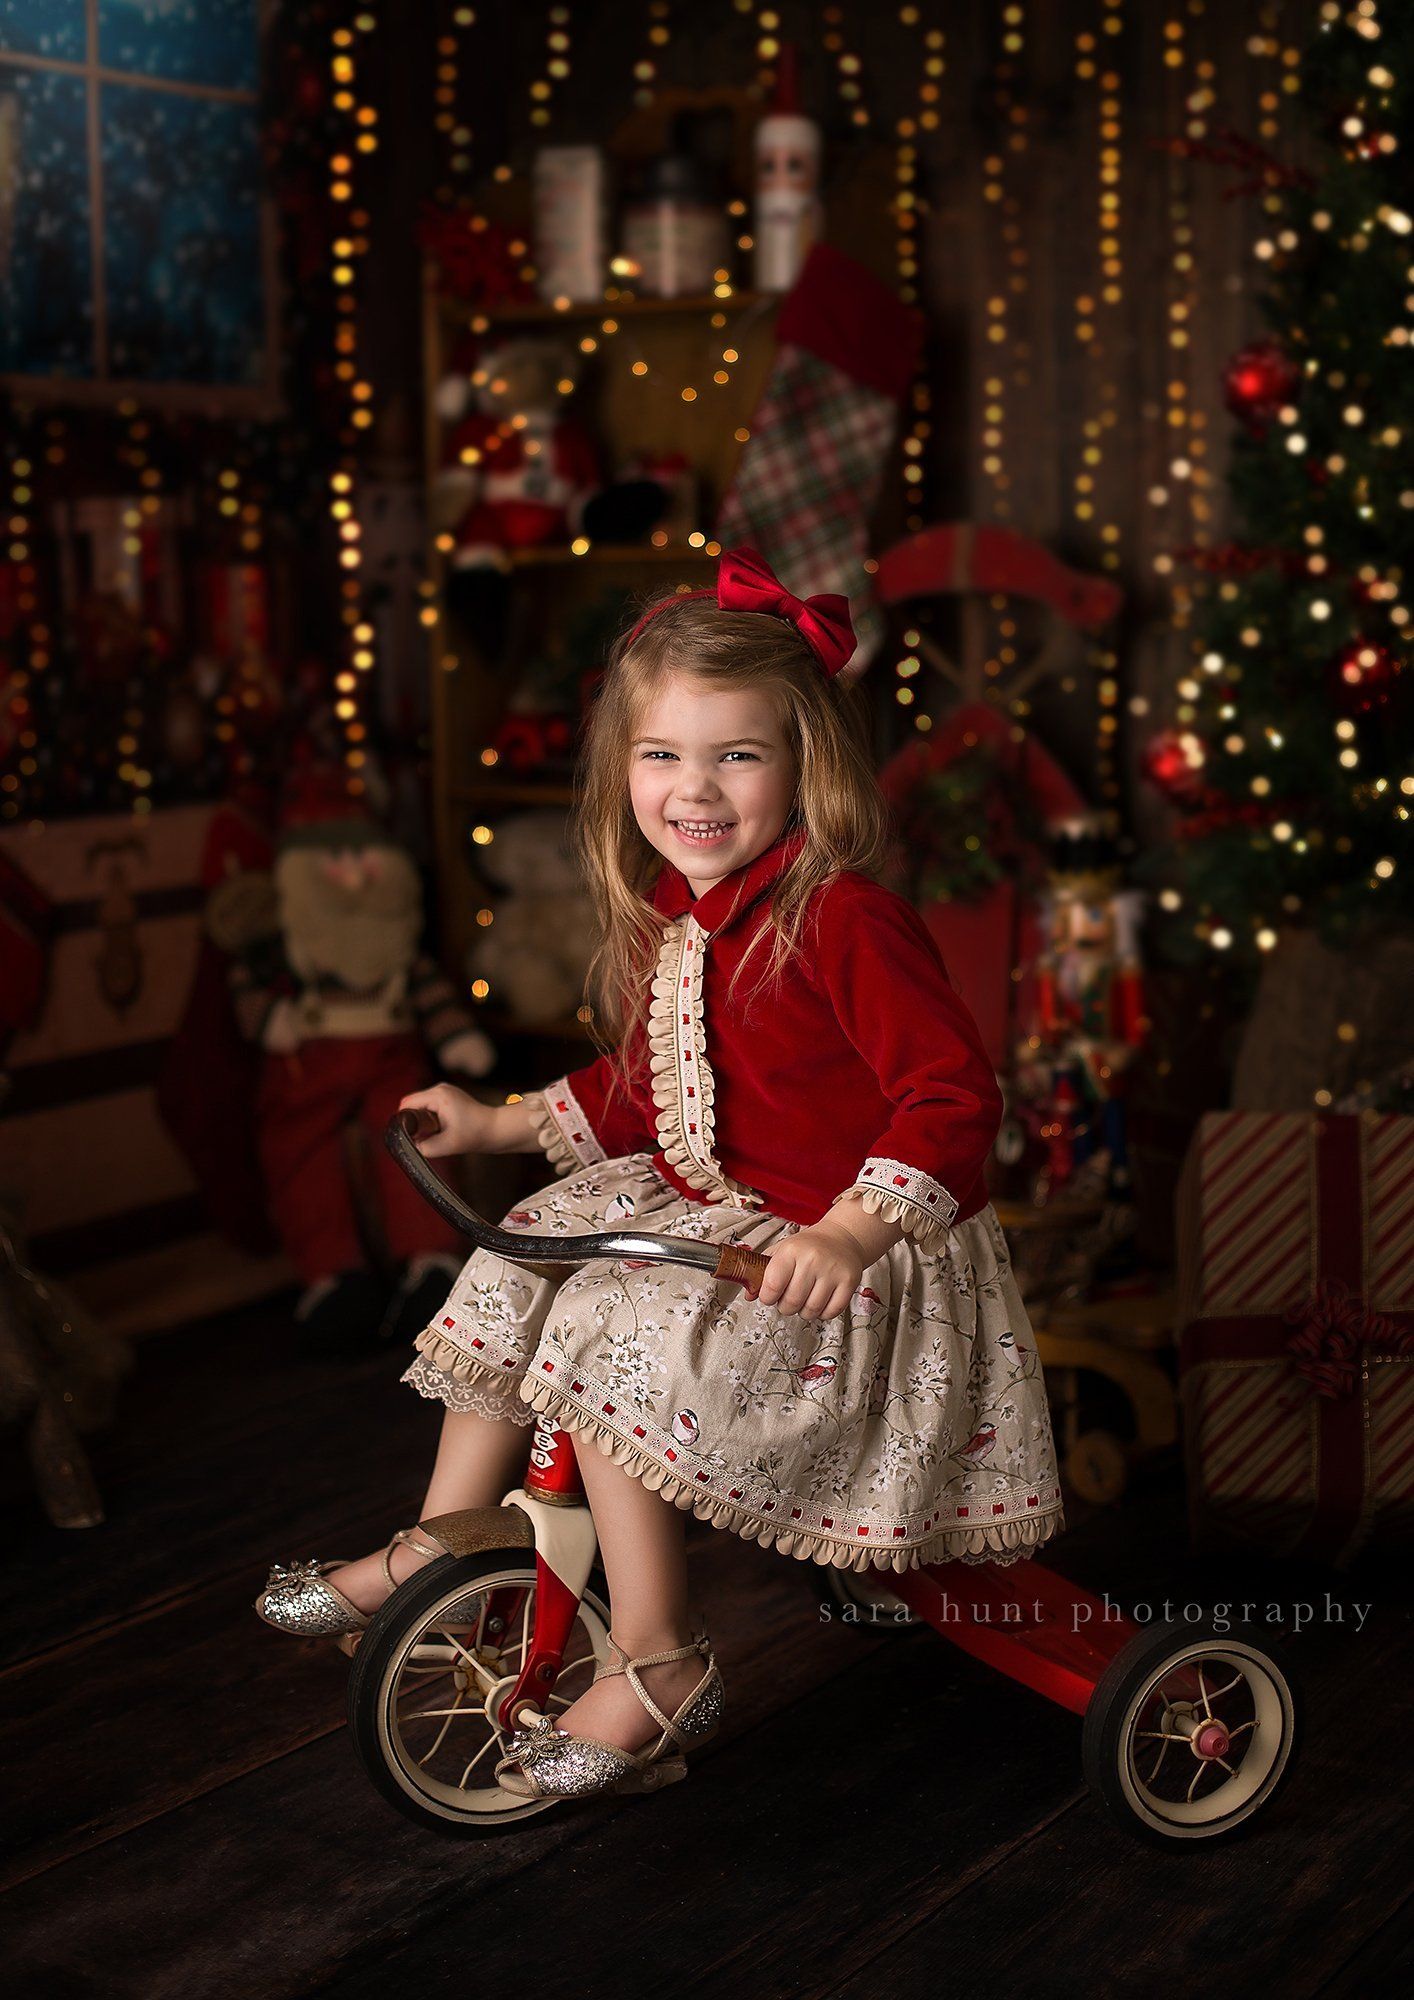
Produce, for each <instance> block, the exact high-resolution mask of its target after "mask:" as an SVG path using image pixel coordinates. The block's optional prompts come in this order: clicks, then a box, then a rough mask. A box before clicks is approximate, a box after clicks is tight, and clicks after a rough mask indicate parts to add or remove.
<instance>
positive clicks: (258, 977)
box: [208, 776, 494, 1353]
mask: <svg viewBox="0 0 1414 2000" xmlns="http://www.w3.org/2000/svg"><path fill="white" fill-rule="evenodd" d="M208 928H209V929H210V931H211V934H212V936H213V937H214V938H215V939H216V941H217V942H218V943H220V944H221V945H222V946H223V948H225V949H226V950H227V951H229V952H230V954H231V969H230V982H231V990H232V995H233V998H234V1000H235V1005H236V1014H237V1018H238V1020H239V1022H240V1025H241V1028H242V1031H243V1032H244V1034H245V1035H246V1036H247V1037H248V1038H249V1039H250V1040H251V1041H253V1042H256V1043H257V1044H258V1045H259V1047H260V1048H261V1050H262V1051H263V1056H262V1060H261V1069H260V1078H259V1085H258V1089H257V1093H256V1104H255V1113H256V1124H257V1137H258V1148H259V1155H260V1161H261V1166H262V1168H263V1171H264V1177H265V1185H266V1194H267V1197H268V1201H269V1207H270V1212H271V1215H272V1217H273V1220H274V1222H275V1226H276V1229H277V1230H278V1232H279V1235H280V1238H281V1240H282V1242H283V1244H284V1246H285V1249H286V1251H287V1253H288V1254H289V1256H290V1258H291V1260H292V1261H293V1263H294V1265H295V1267H296V1269H297V1271H298V1273H299V1276H300V1278H301V1280H302V1282H303V1285H304V1291H303V1294H302V1296H301V1298H300V1300H299V1304H298V1306H297V1307H296V1313H295V1317H296V1321H297V1323H298V1325H299V1328H300V1333H301V1344H302V1346H303V1347H304V1348H305V1349H306V1351H309V1352H318V1353H324V1352H330V1351H348V1350H349V1349H357V1348H358V1347H360V1346H366V1345H368V1344H369V1343H370V1342H371V1341H372V1340H374V1339H375V1338H377V1337H379V1336H380V1335H381V1336H383V1337H386V1338H390V1339H398V1340H402V1339H409V1340H410V1339H411V1338H412V1337H413V1335H414V1334H415V1333H418V1332H420V1331H421V1329H422V1328H423V1327H424V1326H425V1325H426V1324H427V1322H428V1321H429V1320H430V1319H431V1318H432V1316H433V1314H434V1313H435V1312H436V1311H437V1310H438V1308H439V1307H440V1306H441V1304H442V1302H443V1300H444V1299H445V1297H446V1295H447V1292H448V1290H449V1288H450V1285H451V1281H452V1279H453V1278H454V1277H455V1275H456V1273H457V1271H458V1270H459V1269H460V1268H461V1265H462V1262H463V1258H462V1255H461V1252H460V1248H459V1239H458V1238H457V1237H456V1234H455V1232H454V1231H453V1230H452V1228H451V1227H450V1225H449V1224H447V1223H446V1222H444V1221H443V1220H442V1218H441V1217H440V1216H438V1215H437V1214H436V1213H435V1212H434V1211H433V1210H432V1209H431V1208H430V1207H429V1206H428V1205H427V1203H426V1202H425V1201H423V1200H422V1198H421V1197H420V1196H419V1195H418V1194H417V1193H416V1191H415V1190H414V1188H413V1187H412V1184H411V1183H410V1182H409V1181H408V1180H407V1178H406V1176H405V1175H404V1174H403V1173H402V1172H401V1171H400V1169H399V1168H398V1167H397V1165H396V1164H395V1162H394V1161H393V1160H392V1158H391V1157H390V1156H389V1154H388V1153H387V1152H386V1150H385V1148H384V1146H383V1144H382V1135H383V1130H384V1127H385V1126H386V1124H387V1122H388V1120H389V1119H390V1118H391V1117H392V1115H393V1113H394V1112H395V1111H396V1110H397V1108H398V1104H399V1102H400V1101H401V1099H402V1098H403V1097H405V1096H406V1095H407V1094H408V1092H410V1091H414V1090H421V1089H424V1088H425V1087H426V1086H427V1085H428V1084H429V1083H430V1082H432V1081H433V1080H434V1074H435V1073H434V1070H433V1066H432V1060H431V1059H435V1061H436V1063H437V1065H438V1067H439V1068H440V1069H442V1070H444V1071H446V1070H450V1071H459V1072H461V1073H463V1075H467V1076H482V1075H484V1074H485V1073H486V1071H487V1070H488V1069H489V1068H490V1067H491V1064H492V1062H493V1060H494V1054H493V1050H492V1048H491V1044H490V1043H489V1042H488V1041H487V1039H486V1037H485V1036H484V1035H483V1034H481V1032H480V1031H479V1030H478V1029H476V1028H474V1027H473V1026H472V1023H471V1020H470V1017H469V1016H468V1014H467V1012H466V1010H465V1008H464V1007H463V1006H462V1004H461V1002H460V1001H459V1000H458V999H457V997H456V995H455V993H454V992H453V990H452V987H451V985H450V983H449V982H448V980H447V979H446V977H445V976H444V974H443V973H442V971H441V970H440V968H439V967H438V966H437V965H436V963H435V962H434V961H433V960H432V959H431V958H430V957H428V956H427V955H426V954H425V953H423V952H421V951H420V950H419V948H418V940H419V937H420V935H421V930H422V889H421V883H420V880H419V878H418V873H417V869H416V867H415V865H414V863H413V861H412V858H411V857H410V856H409V855H408V854H407V853H406V852H405V851H404V849H402V848H401V847H399V846H398V845H397V843H396V842H395V841H394V840H393V839H392V838H391V837H390V836H389V835H388V834H387V833H386V832H385V831H384V830H383V829H382V828H381V827H380V826H379V825H378V823H377V821H376V820H374V819H373V818H372V817H371V815H369V814H368V813H367V812H366V810H364V809H363V808H361V807H360V806H359V804H358V803H357V802H355V801H353V800H352V799H350V797H349V796H348V795H347V794H346V792H345V791H344V790H343V788H342V787H341V785H340V784H339V783H338V781H337V780H321V779H319V778H317V777H313V776H307V777H306V778H304V779H303V780H302V782H301V785H300V789H299V791H298V793H297V795H296V796H295V797H293V798H292V799H291V800H289V801H288V803H287V806H286V809H285V813H284V816H283V824H282V833H281V838H280V843H279V847H278V850H277V853H276V856H275V862H274V867H273V869H272V870H271V872H270V873H269V874H268V875H264V876H253V875H251V874H249V873H247V874H242V875H240V876H236V877H234V878H232V879H231V880H230V881H229V882H227V883H225V884H223V885H222V887H221V888H220V889H218V890H217V892H216V893H215V895H214V896H213V898H212V900H211V904H210V905H209V906H208ZM351 1140H352V1141H355V1142H356V1143H355V1145H354V1146H353V1147H352V1148H351V1146H350V1141H351ZM360 1186H361V1187H362V1189H363V1199H362V1201H360V1199H359V1192H358V1190H359V1188H360ZM360 1209H362V1210H363V1211H364V1213H365V1214H366V1215H368V1219H369V1221H370V1224H371V1226H372V1228H373V1229H374V1231H375V1232H376V1234H377V1235H378V1236H381V1238H382V1246H383V1248H384V1249H385V1250H386V1252H387V1255H388V1257H389V1258H390V1259H391V1260H392V1262H393V1264H394V1265H395V1266H396V1267H397V1270H398V1277H397V1282H396V1287H395V1289H394V1291H393V1294H392V1298H391V1302H390V1300H389V1294H388V1287H387V1284H386V1282H385V1281H383V1280H381V1279H380V1278H379V1277H378V1275H377V1274H376V1273H375V1271H374V1269H373V1268H372V1267H371V1264H370V1259H369V1256H368V1253H367V1251H366V1249H365V1244H364V1240H363V1236H362V1234H361V1231H360V1227H359V1221H360ZM370 1210H371V1214H369V1211H370Z"/></svg>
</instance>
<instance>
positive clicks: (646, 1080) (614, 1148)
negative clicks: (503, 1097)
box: [535, 1034, 658, 1174]
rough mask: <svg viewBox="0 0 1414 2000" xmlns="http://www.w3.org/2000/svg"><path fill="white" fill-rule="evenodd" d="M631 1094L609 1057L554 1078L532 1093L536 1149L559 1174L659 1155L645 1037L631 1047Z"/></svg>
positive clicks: (598, 1058) (602, 1057)
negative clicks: (638, 1156) (627, 1157)
mask: <svg viewBox="0 0 1414 2000" xmlns="http://www.w3.org/2000/svg"><path fill="white" fill-rule="evenodd" d="M630 1047H631V1048H632V1050H633V1058H632V1060H631V1061H630V1064H629V1076H630V1084H631V1088H630V1089H629V1090H628V1091H627V1092H625V1090H624V1088H623V1086H622V1084H621V1083H620V1082H619V1080H618V1076H617V1073H616V1068H615V1065H614V1064H613V1063H611V1061H610V1059H609V1058H608V1056H599V1057H597V1058H596V1060H595V1061H594V1062H592V1063H586V1064H585V1065H584V1067H583V1068H582V1069H573V1070H571V1071H570V1072H569V1073H568V1075H566V1076H560V1077H556V1078H555V1080H554V1082H553V1083H547V1084H546V1085H545V1087H544V1089H543V1090H540V1091H537V1092H536V1093H535V1102H536V1110H537V1113H538V1124H537V1127H536V1130H537V1133H538V1137H539V1143H540V1145H541V1146H542V1147H543V1148H544V1151H545V1153H546V1156H547V1157H548V1158H549V1159H550V1160H552V1161H553V1162H554V1165H555V1168H556V1170H557V1171H558V1172H559V1173H561V1174H571V1173H574V1172H576V1171H577V1170H578V1169H579V1168H580V1167H597V1166H598V1165H599V1163H600V1161H601V1160H615V1159H619V1158H621V1157H622V1155H623V1154H625V1153H641V1152H647V1153H653V1152H656V1151H657V1150H658V1126H657V1111H656V1108H655V1106H654V1103H653V1087H652V1079H651V1075H650V1072H649V1068H648V1044H647V1038H646V1036H643V1035H641V1034H640V1036H639V1037H638V1038H637V1039H636V1040H635V1041H634V1042H633V1043H631V1044H630Z"/></svg>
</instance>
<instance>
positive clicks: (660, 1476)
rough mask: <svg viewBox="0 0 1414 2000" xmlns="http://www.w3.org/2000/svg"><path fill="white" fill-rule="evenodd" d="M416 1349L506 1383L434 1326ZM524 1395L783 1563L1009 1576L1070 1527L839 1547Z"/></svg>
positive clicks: (1048, 1520) (989, 1530) (531, 1389)
mask: <svg viewBox="0 0 1414 2000" xmlns="http://www.w3.org/2000/svg"><path fill="white" fill-rule="evenodd" d="M416 1345H417V1347H418V1348H419V1349H420V1350H421V1352H422V1353H423V1354H425V1355H427V1356H429V1357H430V1359H431V1360H432V1361H433V1362H434V1363H435V1365H436V1366H437V1367H438V1368H439V1369H441V1370H442V1371H443V1372H444V1373H445V1374H448V1375H451V1376H454V1377H455V1378H456V1379H457V1380H458V1381H459V1382H460V1381H468V1380H470V1379H472V1378H474V1377H476V1376H482V1377H486V1378H489V1379H491V1380H493V1381H494V1380H497V1379H499V1378H498V1377H497V1376H496V1373H495V1371H494V1370H493V1369H490V1368H487V1367H485V1366H484V1365H483V1364H482V1363H481V1362H479V1361H473V1360H471V1359H470V1358H469V1357H468V1356H467V1355H465V1354H463V1353H462V1351H461V1349H460V1348H459V1347H454V1346H453V1345H452V1343H451V1342H450V1341H448V1340H443V1339H441V1338H440V1336H439V1335H438V1334H437V1333H436V1332H435V1330H434V1329H433V1328H431V1327H428V1328H427V1330H426V1332H424V1333H420V1334H419V1335H418V1337H417V1341H416ZM518 1393H519V1395H520V1398H521V1401H522V1402H523V1403H524V1404H528V1405H529V1407H530V1408H531V1409H532V1410H537V1411H543V1412H547V1413H548V1414H549V1415H551V1416H552V1417H553V1418H554V1421H555V1422H556V1423H557V1424H561V1425H563V1427H564V1428H565V1429H566V1430H568V1431H578V1432H580V1433H581V1434H582V1435H584V1436H586V1437H588V1438H590V1439H592V1440H593V1442H594V1444H595V1445H597V1447H598V1448H599V1450H600V1451H601V1452H603V1453H604V1455H605V1457H606V1458H611V1459H613V1461H614V1463H615V1464H616V1465H621V1466H622V1467H623V1468H624V1470H625V1472H627V1473H629V1474H630V1475H631V1476H632V1477H633V1478H634V1479H639V1480H642V1482H643V1484H644V1485H645V1486H647V1487H649V1488H651V1489H653V1490H654V1491H657V1492H660V1493H662V1495H663V1496H664V1498H665V1499H667V1500H670V1501H671V1502H672V1503H673V1505H674V1506H675V1507H682V1508H689V1507H690V1508H691V1509H692V1511H693V1513H694V1514H695V1515H696V1516H697V1518H698V1520H699V1521H708V1522H710V1523H711V1525H712V1526H713V1527H714V1528H724V1529H726V1530H727V1531H728V1532H730V1533H731V1534H734V1535H739V1536H740V1537H741V1539H742V1540H743V1541H746V1542H759V1543H760V1544H761V1546H762V1548H772V1547H774V1548H775V1549H776V1550H777V1551H778V1552H779V1554H781V1555H783V1556H794V1557H795V1559H796V1560H797V1562H804V1561H807V1560H809V1561H812V1562H817V1563H822V1564H829V1565H830V1566H832V1567H833V1568H835V1569H857V1570H869V1569H891V1570H905V1569H919V1568H921V1567H922V1566H923V1565H924V1564H925V1563H936V1562H970V1563H995V1564H996V1565H997V1566H998V1568H1001V1569H1008V1568H1010V1566H1011V1565H1012V1564H1013V1563H1017V1562H1022V1561H1024V1560H1025V1559H1026V1558H1027V1557H1029V1556H1032V1555H1034V1554H1035V1552H1036V1550H1037V1549H1038V1548H1040V1547H1041V1545H1042V1544H1043V1543H1044V1542H1048V1541H1050V1540H1051V1538H1052V1537H1053V1536H1055V1535H1058V1534H1059V1533H1060V1532H1061V1531H1062V1529H1063V1528H1064V1526H1065V1519H1064V1515H1063V1512H1062V1508H1061V1503H1060V1502H1059V1501H1055V1502H1053V1503H1052V1504H1051V1505H1050V1506H1049V1507H1044V1508H1039V1509H1037V1510H1036V1511H1035V1512H1032V1513H1028V1514H1027V1515H1026V1516H1025V1517H1024V1518H1023V1519H1020V1520H1015V1521H998V1522H995V1523H993V1524H992V1525H991V1526H988V1527H985V1528H975V1527H967V1528H939V1529H937V1530H935V1531H934V1532H933V1533H932V1534H930V1535H928V1536H926V1537H925V1538H924V1539H923V1540H922V1541H921V1542H916V1543H914V1544H913V1546H912V1547H911V1548H907V1549H896V1548H890V1549H885V1548H879V1547H875V1548H872V1549H871V1548H861V1547H860V1546H859V1545H858V1544H857V1543H854V1542H844V1541H837V1540H836V1539H835V1538H834V1537H833V1536H831V1535H828V1534H825V1533H822V1532H821V1531H820V1530H819V1529H816V1528H799V1527H789V1528H788V1527H785V1526H783V1525H782V1524H780V1523H779V1522H776V1521H767V1520H763V1519H762V1518H761V1516H760V1515H759V1514H757V1513H754V1512H753V1511H752V1510H751V1509H750V1508H748V1507H743V1506H738V1505H736V1504H735V1502H733V1501H730V1500H722V1499H718V1498H716V1497H715V1496H713V1495H712V1494H709V1493H703V1492H702V1491H701V1489H700V1488H698V1487H695V1486H694V1485H692V1484H691V1483H689V1482H688V1481H687V1480H684V1479H679V1478H678V1477H677V1476H676V1474H674V1473H671V1472H669V1471H667V1470H666V1468H665V1467H663V1466H661V1465H660V1464H659V1463H658V1461H657V1459H656V1458H654V1457H653V1456H652V1454H651V1453H649V1452H646V1451H641V1450H640V1449H639V1447H638V1446H637V1445H634V1444H630V1443H629V1442H628V1440H627V1439H626V1438H623V1437H620V1436H619V1434H618V1432H617V1431H615V1430H612V1429H611V1428H610V1426H609V1425H608V1424H605V1423H601V1422H600V1421H599V1419H598V1418H597V1417H591V1416H589V1415H588V1414H587V1413H586V1412H585V1411H583V1410H581V1409H579V1408H578V1407H577V1406H576V1405H575V1404H574V1403H572V1402H569V1401H568V1400H567V1399H566V1397H565V1396H564V1395H563V1394H562V1393H561V1391H560V1390H558V1389H553V1388H551V1386H550V1384H549V1383H548V1382H534V1383H532V1382H531V1381H530V1379H529V1378H528V1377H522V1380H521V1386H520V1390H519V1392H518Z"/></svg>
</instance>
